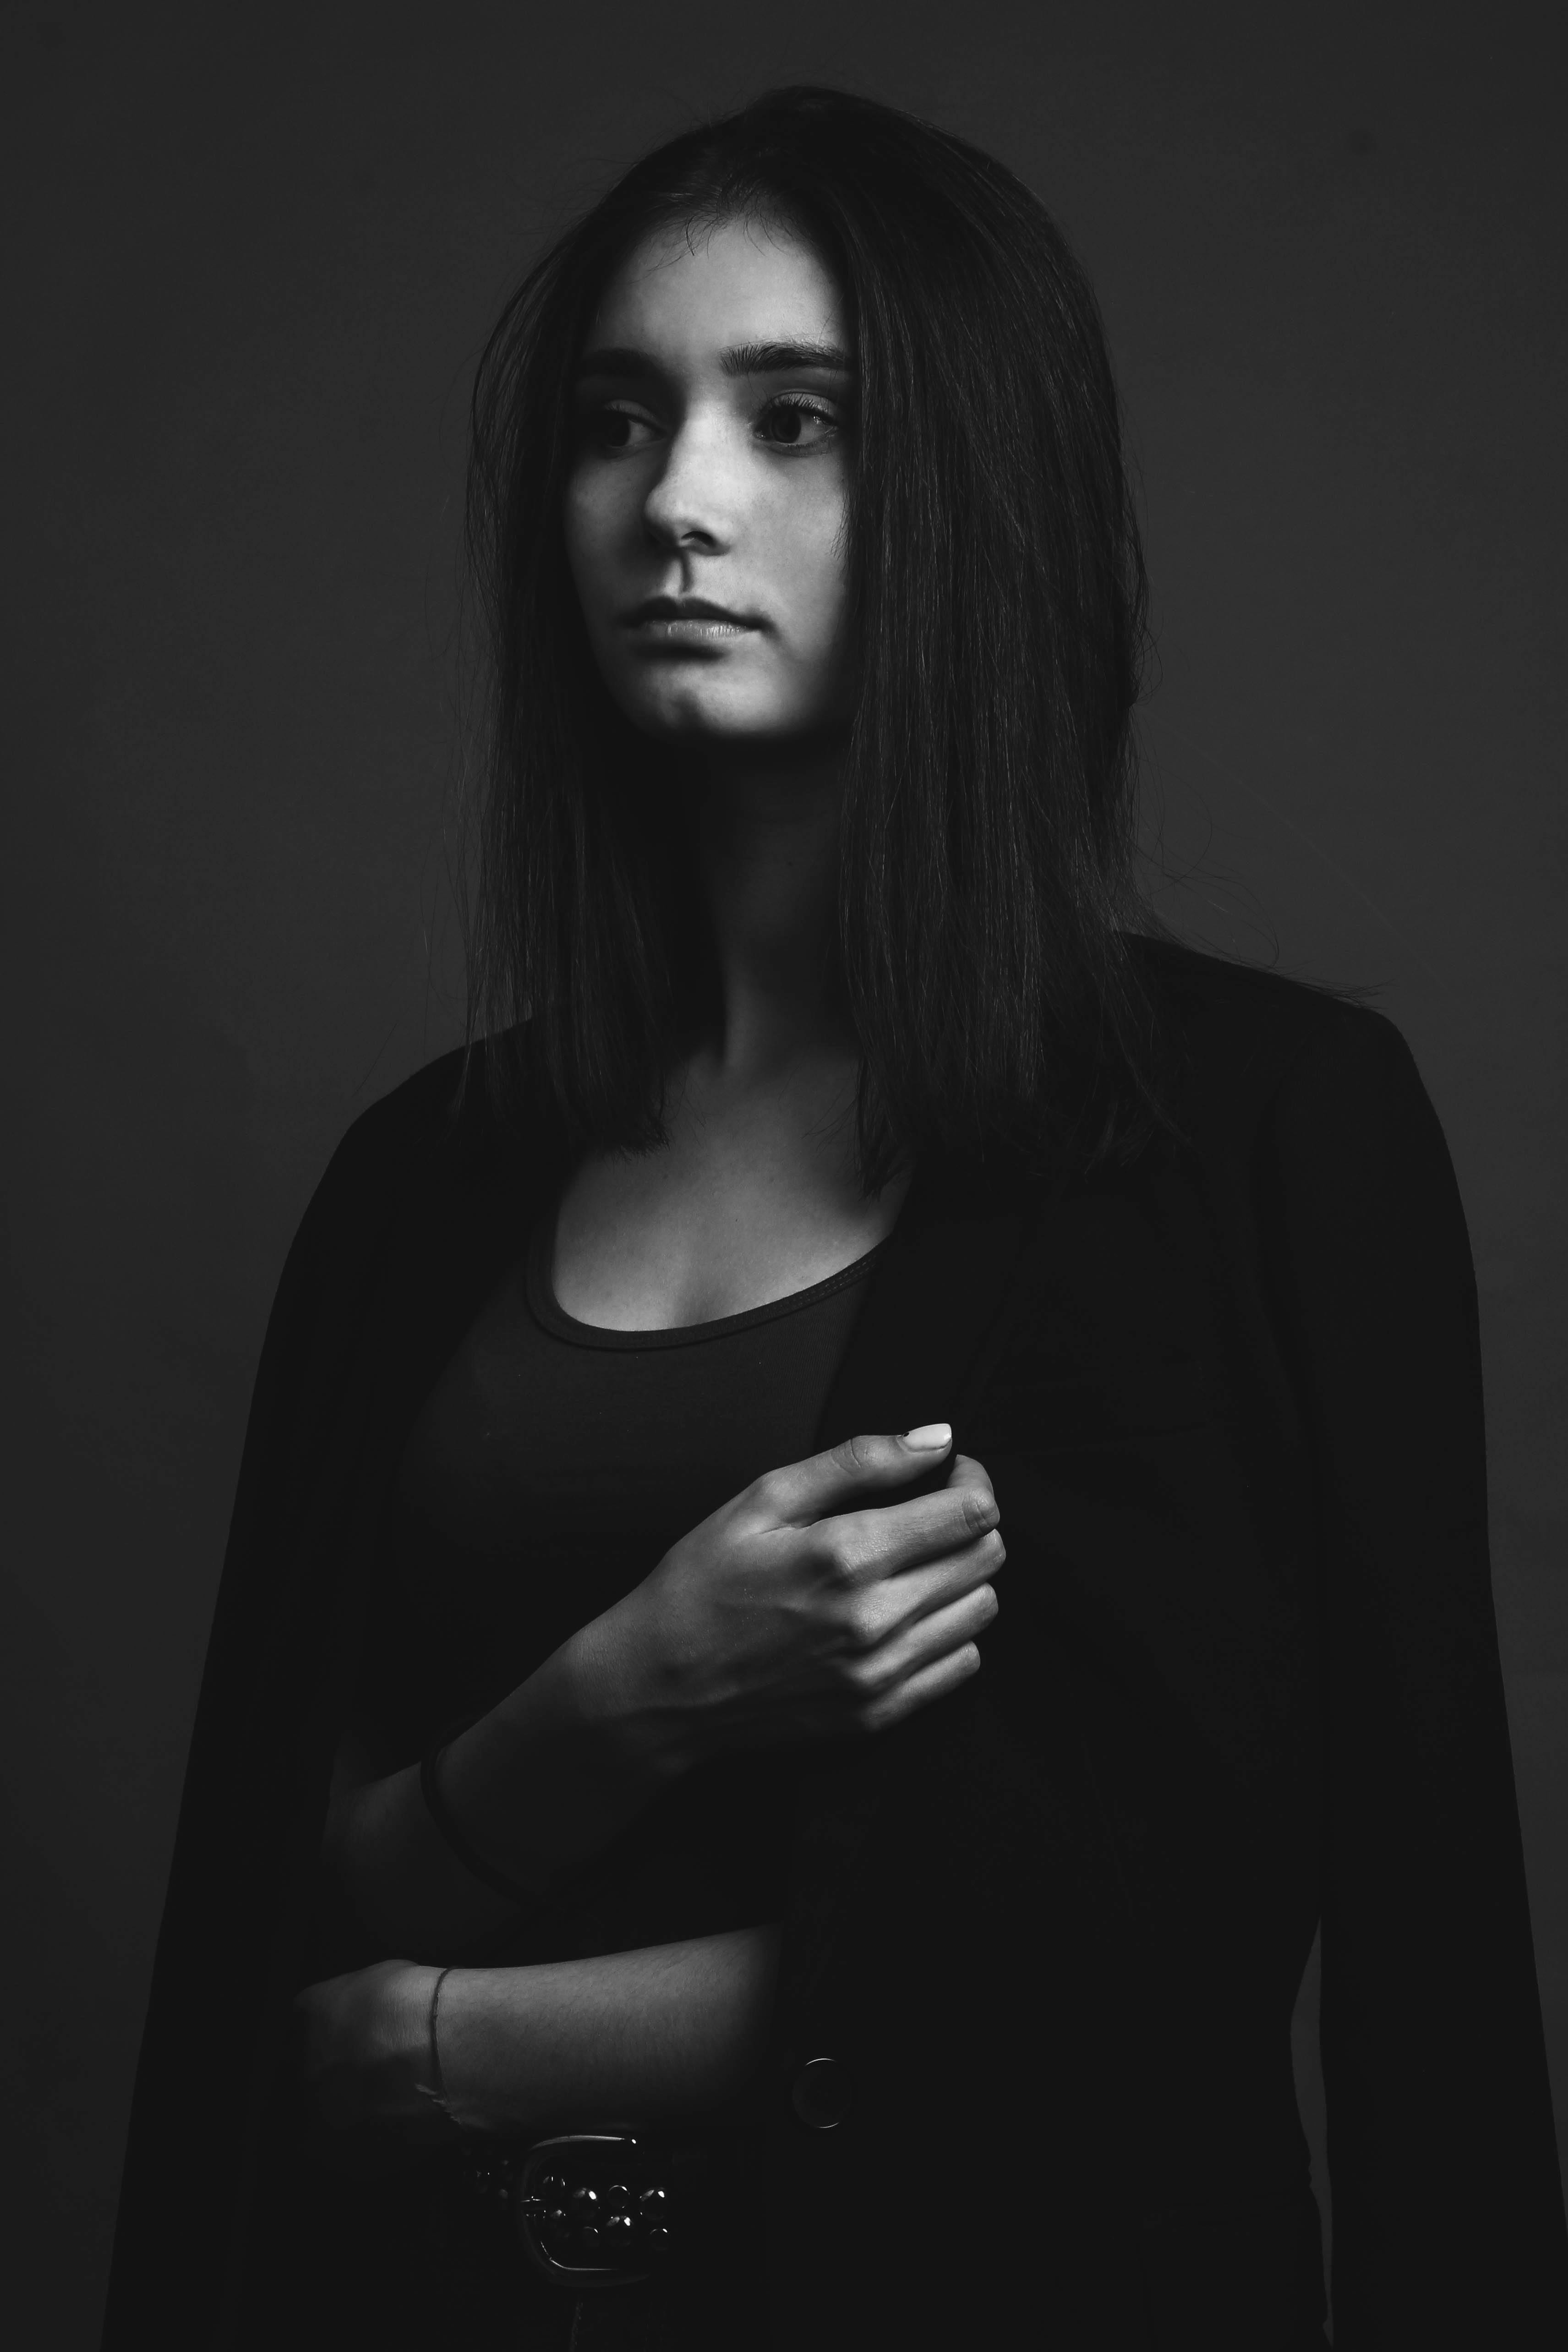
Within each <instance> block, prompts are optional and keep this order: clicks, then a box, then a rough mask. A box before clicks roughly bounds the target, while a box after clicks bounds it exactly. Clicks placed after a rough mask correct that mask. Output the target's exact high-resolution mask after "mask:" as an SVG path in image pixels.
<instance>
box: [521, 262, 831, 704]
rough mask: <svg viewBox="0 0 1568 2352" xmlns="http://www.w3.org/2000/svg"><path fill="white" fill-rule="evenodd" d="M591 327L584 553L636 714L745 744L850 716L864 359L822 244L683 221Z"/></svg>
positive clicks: (572, 553) (582, 435) (570, 491)
mask: <svg viewBox="0 0 1568 2352" xmlns="http://www.w3.org/2000/svg"><path fill="white" fill-rule="evenodd" d="M588 345H589V348H588V349H587V350H586V351H585V352H584V353H583V356H582V361H581V364H580V370H579V374H578V384H577V407H578V442H577V453H576V456H575V458H574V460H573V464H572V470H571V474H570V480H569V484H568V488H567V495H566V513H565V523H566V543H567V555H568V561H569V562H570V566H571V575H572V578H573V580H574V581H575V583H576V584H577V593H578V595H579V597H580V600H581V604H582V613H583V618H584V620H585V621H586V623H587V625H588V635H589V639H590V642H591V645H592V647H593V651H594V655H595V657H596V659H597V661H598V664H599V667H600V671H601V675H602V677H603V678H604V682H605V684H606V686H607V687H608V688H609V689H610V692H611V693H612V696H613V697H614V698H615V700H616V702H617V703H618V704H619V705H620V707H621V709H622V711H623V712H624V713H625V715H626V717H627V718H628V719H630V720H631V721H632V724H633V726H635V727H637V728H639V729H640V730H643V732H644V733H647V734H651V735H660V736H664V737H667V738H674V739H684V740H687V741H690V742H694V743H695V742H701V741H704V740H706V741H710V742H718V741H724V742H727V743H730V744H732V745H734V747H735V748H736V749H737V750H739V749H741V748H742V747H743V746H744V745H745V744H746V743H748V742H752V743H756V744H758V745H761V744H763V743H771V744H779V745H782V744H787V743H789V741H790V740H805V739H808V738H811V737H817V738H821V737H822V736H823V735H824V734H831V732H833V731H834V730H838V729H841V728H842V727H843V726H845V725H846V724H847V722H848V719H849V715H850V697H851V693H852V685H851V668H852V666H851V661H850V656H849V648H848V645H847V636H848V628H847V605H848V576H847V544H846V541H847V532H846V523H847V511H848V497H849V475H850V432H851V423H852V411H851V396H852V375H851V359H850V354H849V351H848V347H847V346H848V336H847V332H846V330H845V324H844V318H843V307H842V304H841V301H840V299H839V296H838V292H837V289H836V288H835V287H834V284H833V281H832V279H831V278H830V277H829V275H828V273H827V271H826V270H825V269H824V268H823V267H822V264H821V261H819V260H818V258H817V257H816V255H815V254H814V253H813V252H812V251H811V249H810V247H809V246H807V245H805V244H803V243H801V242H800V239H799V238H798V237H797V236H794V235H793V234H792V233H791V232H790V231H789V230H787V229H785V228H781V227H773V226H765V225H763V224H761V223H758V222H747V221H727V222H724V223H721V224H720V226H717V227H716V228H714V229H711V230H702V231H699V232H696V233H695V234H694V235H692V236H688V235H687V232H686V231H685V228H682V227H676V228H674V229H672V230H670V231H669V232H668V233H667V234H662V235H660V236H654V237H651V238H649V240H648V241H647V242H646V243H645V244H643V245H642V246H640V247H638V248H637V249H636V250H635V252H633V253H632V256H631V257H630V258H629V259H628V260H627V261H626V262H625V263H624V264H623V265H622V268H621V269H620V270H619V271H618V272H617V274H616V276H615V277H614V278H612V280H611V282H610V284H609V286H608V287H607V288H606V289H605V294H604V299H603V300H602V301H601V304H600V306H599V310H598V313H597V315H596V317H595V319H594V320H593V324H592V326H591V330H590V331H589V336H588Z"/></svg>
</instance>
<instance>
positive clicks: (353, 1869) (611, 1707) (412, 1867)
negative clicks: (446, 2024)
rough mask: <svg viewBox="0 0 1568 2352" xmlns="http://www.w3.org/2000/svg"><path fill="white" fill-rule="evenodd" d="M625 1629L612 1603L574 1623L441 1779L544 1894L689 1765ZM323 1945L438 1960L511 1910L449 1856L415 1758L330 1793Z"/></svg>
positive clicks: (536, 1894) (478, 1827)
mask: <svg viewBox="0 0 1568 2352" xmlns="http://www.w3.org/2000/svg"><path fill="white" fill-rule="evenodd" d="M636 1638H637V1630H636V1627H635V1625H634V1624H632V1623H631V1622H623V1621H622V1616H621V1615H620V1614H618V1613H617V1612H612V1617H611V1618H609V1619H601V1620H599V1621H597V1622H595V1623H594V1624H593V1625H591V1626H589V1627H587V1628H585V1629H584V1631H583V1633H580V1634H579V1635H576V1636H574V1637H573V1639H572V1640H571V1641H570V1642H568V1643H564V1644H563V1645H562V1647H561V1648H560V1649H559V1650H558V1651H557V1652H556V1653H555V1654H554V1655H553V1656H552V1657H550V1658H549V1659H548V1660H547V1661H546V1662H545V1664H544V1665H543V1666H541V1667H540V1668H539V1669H538V1672H537V1673H536V1674H534V1675H530V1676H529V1678H528V1681H527V1682H526V1683H524V1684H522V1685H519V1687H518V1688H517V1690H515V1691H513V1692H512V1693H511V1694H510V1696H508V1697H507V1698H506V1699H505V1700H503V1702H502V1703H501V1705H500V1706H497V1707H495V1708H493V1709H492V1710H491V1712H490V1713H489V1714H488V1715H486V1716H485V1717H481V1718H480V1720H479V1721H478V1722H477V1723H476V1724H475V1725H474V1726H473V1727H471V1728H470V1729H469V1730H467V1731H465V1732H464V1733H462V1734H461V1735H460V1736H459V1737H458V1738H455V1739H454V1740H453V1742H452V1743H451V1745H450V1746H449V1747H448V1748H446V1749H445V1751H444V1754H443V1757H442V1759H441V1768H440V1769H441V1786H442V1791H443V1794H444V1798H445V1801H446V1802H447V1804H448V1806H449V1807H450V1809H451V1811H452V1813H453V1815H454V1817H455V1819H456V1821H457V1822H459V1823H460V1824H461V1826H462V1830H463V1834H464V1836H465V1840H466V1841H467V1843H469V1844H470V1845H471V1846H472V1847H473V1848H474V1849H475V1850H476V1852H477V1853H480V1854H481V1855H483V1856H484V1858H485V1860H486V1863H488V1864H490V1866H491V1867H492V1868H493V1869H494V1870H496V1871H497V1872H499V1873H501V1874H503V1875H504V1876H505V1877H507V1879H509V1880H510V1881H511V1882H513V1883H514V1884H515V1885H517V1888H518V1889H519V1891H520V1892H521V1894H522V1895H523V1896H524V1897H525V1899H528V1898H530V1897H531V1898H533V1899H543V1898H544V1897H545V1896H547V1895H549V1892H550V1891H551V1889H552V1888H553V1887H554V1886H556V1885H559V1882H560V1881H561V1880H562V1879H563V1878H566V1877H570V1874H572V1873H573V1872H574V1871H576V1870H578V1869H580V1868H581V1867H582V1866H583V1864H586V1863H588V1862H590V1861H591V1860H592V1858H593V1857H594V1856H595V1855H596V1854H597V1853H600V1852H601V1850H602V1849H603V1848H604V1847H605V1846H606V1845H608V1844H609V1843H611V1842H612V1839H614V1838H615V1837H616V1836H617V1835H619V1833H620V1832H622V1830H624V1829H625V1828H626V1827H627V1826H628V1825H629V1824H630V1823H631V1822H633V1821H634V1820H636V1818H637V1817H638V1815H639V1814H640V1813H641V1812H642V1811H643V1810H644V1809H645V1807H646V1806H647V1805H648V1804H649V1803H650V1802H651V1801H652V1800H653V1797H654V1796H656V1795H657V1794H658V1792H659V1791H660V1790H661V1789H663V1788H665V1787H667V1786H668V1785H669V1783H670V1781H671V1780H673V1779H674V1778H676V1777H678V1776H679V1774H680V1773H681V1772H682V1771H684V1770H685V1768H686V1765H687V1764H688V1762H689V1761H690V1760H691V1759H690V1757H689V1756H688V1755H687V1754H686V1752H685V1748H683V1747H682V1745H681V1744H680V1741H679V1738H678V1736H677V1727H675V1726H674V1725H673V1724H672V1723H670V1722H669V1721H668V1720H666V1719H664V1718H661V1717H659V1716H658V1715H657V1713H656V1712H655V1711H654V1710H653V1708H651V1707H650V1706H647V1705H646V1704H645V1702H644V1700H643V1693H642V1690H641V1687H640V1684H639V1681H638V1677H637V1675H636V1672H635V1667H634V1664H633V1663H631V1662H630V1661H629V1657H628V1653H630V1652H634V1650H635V1645H636ZM321 1858H322V1869H323V1874H324V1877H325V1880H326V1885H327V1892H328V1897H329V1913H330V1914H332V1915H334V1916H333V1920H332V1941H333V1943H334V1945H343V1946H344V1947H345V1948H348V1949H350V1950H352V1949H356V1948H357V1949H362V1948H363V1944H364V1941H365V1939H366V1938H367V1937H368V1938H369V1939H370V1941H371V1943H372V1944H373V1945H375V1946H376V1947H377V1948H379V1949H381V1950H383V1951H395V1952H402V1953H403V1954H405V1955H408V1956H410V1957H412V1958H422V1959H438V1958H445V1957H447V1956H448V1955H449V1954H450V1953H451V1952H452V1951H454V1950H455V1949H459V1948H461V1947H462V1946H463V1944H464V1943H465V1942H466V1941H467V1940H468V1939H470V1938H471V1937H474V1936H476V1935H477V1934H480V1933H482V1932H483V1931H484V1930H485V1929H486V1927H491V1926H494V1925H496V1924H497V1923H498V1922H499V1921H500V1920H502V1919H504V1918H505V1917H507V1916H508V1915H509V1913H510V1912H511V1911H512V1910H513V1909H515V1907H516V1906H515V1905H512V1904H508V1902H507V1898H506V1897H505V1896H504V1895H500V1894H497V1892H495V1891H494V1890H493V1889H490V1888H487V1887H486V1885H484V1884H483V1882H482V1881H481V1880H479V1879H478V1878H476V1877H475V1876H474V1875H472V1874H471V1873H470V1872H469V1871H468V1870H467V1869H466V1868H465V1866H464V1864H462V1863H460V1862H459V1861H458V1860H457V1858H456V1856H455V1854H454V1853H453V1852H452V1849H451V1848H450V1847H449V1846H448V1844H447V1843H446V1842H445V1840H444V1837H443V1836H442V1834H441V1832H440V1831H439V1830H438V1829H437V1827H436V1825H435V1823H434V1821H433V1820H432V1818H431V1815H430V1812H429V1810H428V1808H427V1807H426V1805H425V1803H424V1801H423V1796H422V1794H421V1790H420V1776H419V1770H418V1768H417V1767H416V1766H409V1767H407V1768H406V1769H403V1770H402V1771H399V1772H395V1773H392V1774H390V1775H388V1776H386V1777H384V1778H380V1779H374V1778H372V1779H366V1780H361V1781H360V1783H359V1784H358V1785H353V1786H347V1787H344V1788H342V1789H340V1790H339V1791H337V1792H336V1793H335V1795H334V1799H333V1802H332V1805H331V1808H330V1811H329V1818H328V1822H327V1828H326V1833H325V1836H324V1838H323V1842H322V1857H321Z"/></svg>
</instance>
